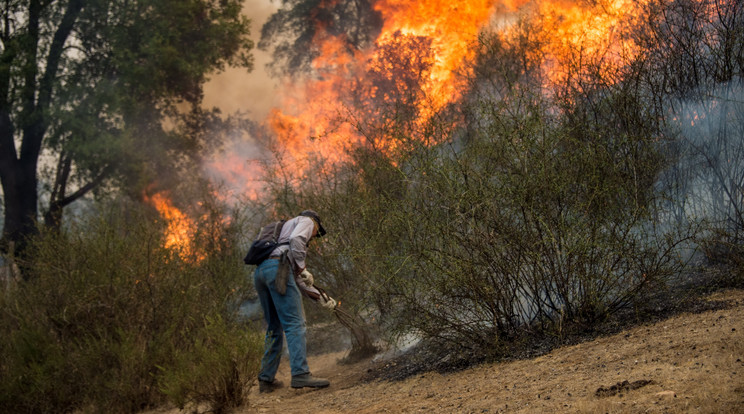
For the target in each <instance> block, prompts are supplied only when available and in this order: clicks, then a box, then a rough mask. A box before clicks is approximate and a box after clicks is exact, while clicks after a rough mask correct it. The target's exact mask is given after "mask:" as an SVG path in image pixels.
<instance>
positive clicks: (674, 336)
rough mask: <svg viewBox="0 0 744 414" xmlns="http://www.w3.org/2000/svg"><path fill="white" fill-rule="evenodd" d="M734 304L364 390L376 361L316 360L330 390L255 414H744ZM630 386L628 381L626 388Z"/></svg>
mask: <svg viewBox="0 0 744 414" xmlns="http://www.w3.org/2000/svg"><path fill="white" fill-rule="evenodd" d="M710 299H711V300H725V301H728V302H729V303H731V304H732V306H731V307H729V308H728V309H724V310H719V311H710V312H705V313H700V314H684V315H680V316H676V317H673V318H671V319H668V320H665V321H662V322H659V323H655V324H651V325H644V326H640V327H636V328H633V329H630V330H628V331H625V332H622V333H620V334H617V335H613V336H608V337H603V338H599V339H596V340H594V341H591V342H587V343H583V344H579V345H574V346H567V347H564V348H560V349H557V350H555V351H553V352H551V353H549V354H547V355H544V356H542V357H539V358H535V359H531V360H524V361H514V362H504V363H495V364H485V365H482V366H478V367H475V368H471V369H468V370H465V371H461V372H456V373H450V374H445V375H441V374H437V373H427V374H425V375H420V376H416V377H413V378H409V379H407V380H404V381H399V382H384V381H379V382H372V383H362V382H360V378H361V377H362V375H363V374H364V373H365V372H366V371H367V369H368V368H369V363H368V362H362V363H358V364H356V365H351V366H339V365H337V360H338V359H339V358H341V357H343V354H328V355H323V356H320V357H315V358H311V359H310V367H311V369H313V372H314V374H317V375H318V376H322V377H326V378H328V379H330V380H331V382H332V384H331V386H330V387H329V388H326V389H322V390H293V389H292V388H289V387H288V385H289V381H290V378H289V373H288V369H289V368H288V366H287V365H286V362H283V365H282V367H281V368H280V372H279V375H278V378H279V379H280V380H282V381H283V382H284V384H285V385H287V388H284V389H281V390H277V391H275V392H274V393H271V394H259V393H258V389H257V387H254V388H252V389H251V394H250V404H249V406H248V407H245V408H243V409H242V410H239V411H238V413H241V414H251V413H280V412H288V413H305V412H307V413H313V414H320V413H415V412H427V413H502V412H508V413H535V412H544V413H558V412H560V413H563V412H572V413H574V412H579V413H598V412H602V413H621V412H622V413H638V412H644V413H688V412H700V413H744V291H740V290H739V291H728V292H725V293H719V294H716V295H714V296H713V297H711V298H710ZM626 381H627V382H626Z"/></svg>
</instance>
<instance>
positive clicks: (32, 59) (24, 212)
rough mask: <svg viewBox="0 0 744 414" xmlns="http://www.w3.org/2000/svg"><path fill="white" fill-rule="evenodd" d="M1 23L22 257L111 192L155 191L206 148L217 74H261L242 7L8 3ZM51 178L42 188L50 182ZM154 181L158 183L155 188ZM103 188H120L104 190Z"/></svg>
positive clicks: (4, 138)
mask: <svg viewBox="0 0 744 414" xmlns="http://www.w3.org/2000/svg"><path fill="white" fill-rule="evenodd" d="M1 9H2V12H0V13H1V14H2V16H1V17H2V18H1V19H0V180H1V181H2V188H3V196H4V207H5V209H4V218H5V222H4V227H3V241H4V242H5V243H7V242H15V243H16V245H17V248H19V249H20V250H21V251H22V250H23V246H24V243H25V239H26V237H27V236H29V235H31V234H34V233H35V232H36V231H37V227H36V220H37V219H38V213H39V204H40V197H39V194H40V192H41V191H43V190H44V187H43V186H42V185H40V182H41V183H43V182H44V180H43V178H47V177H46V174H48V175H49V179H50V182H49V187H48V188H47V189H46V190H47V191H49V196H50V200H49V209H48V211H47V214H46V216H47V217H46V218H47V221H48V222H49V223H50V224H52V225H58V223H59V220H60V218H61V211H62V208H63V207H64V206H66V205H68V204H70V203H71V202H73V201H74V200H76V199H79V198H80V197H82V196H84V195H85V194H87V193H89V192H91V191H93V190H96V189H101V188H104V187H105V188H131V187H132V185H139V186H140V187H142V186H143V185H146V184H149V183H150V182H151V181H152V180H153V179H154V177H156V176H157V175H159V174H160V173H161V171H168V170H173V169H175V168H178V167H185V166H187V165H189V161H190V160H193V159H194V157H195V156H196V155H197V154H198V153H199V150H201V149H203V148H204V145H205V141H204V137H203V135H200V134H197V133H194V132H195V131H198V130H199V128H201V127H203V126H204V123H205V122H209V121H210V120H215V119H216V114H215V113H214V112H213V111H204V110H202V109H200V103H201V98H202V87H203V85H204V83H205V82H206V80H207V79H208V78H207V76H208V74H209V73H211V72H213V71H215V70H221V69H223V68H224V67H225V65H228V64H229V65H237V66H240V67H244V68H246V69H251V67H252V56H251V55H250V54H249V51H250V49H251V48H252V46H253V45H252V42H251V41H250V39H249V38H248V35H249V23H250V21H249V20H248V19H246V18H245V17H244V16H242V15H241V3H240V1H238V0H226V1H214V0H187V1H176V0H138V1H121V0H108V1H106V0H68V1H56V2H50V1H45V0H30V1H24V2H21V1H17V0H6V1H3V5H2V8H1ZM40 177H41V178H42V180H40ZM148 181H150V182H148ZM103 184H109V185H106V186H104V185H103Z"/></svg>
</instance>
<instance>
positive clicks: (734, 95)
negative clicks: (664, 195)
mask: <svg viewBox="0 0 744 414" xmlns="http://www.w3.org/2000/svg"><path fill="white" fill-rule="evenodd" d="M696 96H697V97H698V98H697V99H694V100H686V101H682V102H679V105H677V106H676V107H674V108H673V109H670V113H671V116H670V119H671V120H672V122H673V126H674V127H675V128H676V130H677V131H678V141H679V148H680V157H679V161H678V163H677V164H676V165H675V166H674V167H673V170H674V171H675V173H676V175H677V179H678V180H679V181H678V183H679V184H680V185H679V186H678V187H677V190H678V193H677V194H675V203H677V204H678V205H679V206H680V208H681V209H682V210H683V211H684V213H685V214H686V215H688V216H692V217H696V218H705V219H708V220H710V221H712V222H714V223H718V224H719V225H720V226H721V228H722V229H725V230H726V231H729V232H734V233H736V232H740V231H742V224H743V223H742V211H743V210H744V89H742V86H741V84H739V83H738V82H729V83H726V84H722V85H719V86H718V87H717V88H715V89H714V90H711V91H704V92H702V93H698V94H696Z"/></svg>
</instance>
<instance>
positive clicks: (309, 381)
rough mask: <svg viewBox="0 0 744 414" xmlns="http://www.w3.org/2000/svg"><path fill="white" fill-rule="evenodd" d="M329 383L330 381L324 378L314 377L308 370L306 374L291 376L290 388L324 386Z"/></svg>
mask: <svg viewBox="0 0 744 414" xmlns="http://www.w3.org/2000/svg"><path fill="white" fill-rule="evenodd" d="M329 385H331V382H330V381H328V380H327V379H325V378H315V377H313V376H312V375H311V374H310V373H309V372H308V373H307V374H300V375H295V376H293V377H292V388H303V387H310V388H325V387H327V386H329Z"/></svg>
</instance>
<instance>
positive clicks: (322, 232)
mask: <svg viewBox="0 0 744 414" xmlns="http://www.w3.org/2000/svg"><path fill="white" fill-rule="evenodd" d="M300 215H301V216H305V217H310V218H311V219H313V221H314V222H315V224H316V225H317V226H318V237H321V236H325V234H326V231H325V229H324V228H323V225H322V224H321V223H320V216H318V213H316V212H315V211H313V210H305V211H303V212H302V213H300Z"/></svg>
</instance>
